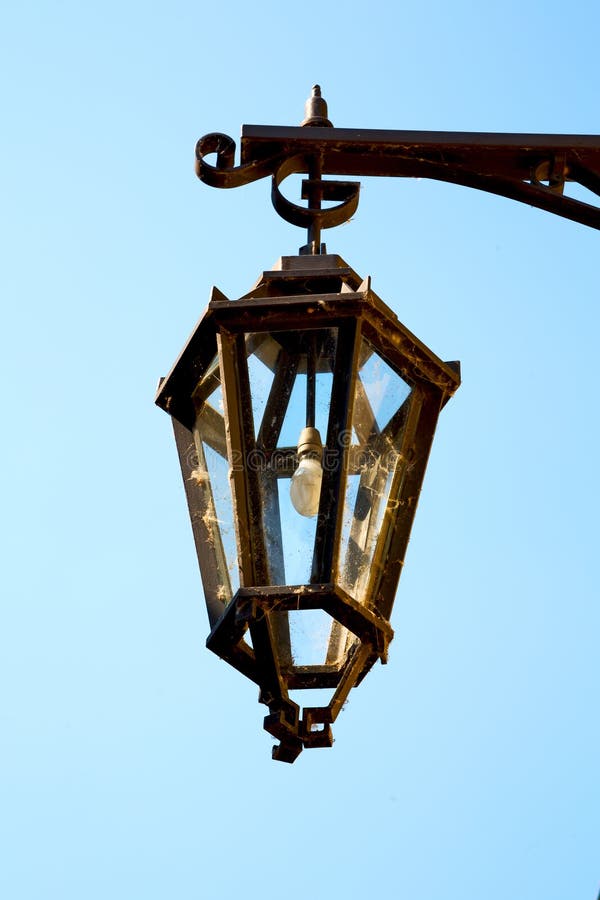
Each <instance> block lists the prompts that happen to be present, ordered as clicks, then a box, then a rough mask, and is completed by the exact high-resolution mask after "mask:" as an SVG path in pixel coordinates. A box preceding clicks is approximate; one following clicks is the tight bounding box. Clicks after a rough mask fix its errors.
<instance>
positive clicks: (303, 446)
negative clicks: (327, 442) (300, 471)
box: [298, 426, 323, 460]
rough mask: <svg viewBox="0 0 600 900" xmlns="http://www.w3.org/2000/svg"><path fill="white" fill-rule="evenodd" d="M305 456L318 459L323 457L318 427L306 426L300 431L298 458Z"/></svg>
mask: <svg viewBox="0 0 600 900" xmlns="http://www.w3.org/2000/svg"><path fill="white" fill-rule="evenodd" d="M305 456H312V457H315V458H316V459H319V460H320V459H322V457H323V442H322V440H321V435H320V434H319V429H318V428H311V427H310V426H307V427H306V428H303V429H302V431H301V432H300V437H299V438H298V458H299V459H302V458H303V457H305Z"/></svg>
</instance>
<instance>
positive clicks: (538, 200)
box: [196, 85, 600, 253]
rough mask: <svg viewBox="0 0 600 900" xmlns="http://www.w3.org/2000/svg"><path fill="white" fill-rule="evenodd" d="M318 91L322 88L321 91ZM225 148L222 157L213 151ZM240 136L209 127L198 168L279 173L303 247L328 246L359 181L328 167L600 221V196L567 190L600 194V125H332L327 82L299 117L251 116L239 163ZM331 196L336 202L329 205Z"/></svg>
mask: <svg viewBox="0 0 600 900" xmlns="http://www.w3.org/2000/svg"><path fill="white" fill-rule="evenodd" d="M315 91H317V93H314V92H315ZM215 153H216V157H217V159H216V165H214V166H213V165H211V164H210V163H209V162H207V159H206V157H207V156H210V155H211V154H215ZM234 161H235V142H234V141H233V140H232V139H231V138H229V137H227V136H226V135H223V134H216V133H213V134H208V135H205V136H204V137H202V138H201V139H200V140H199V141H198V143H197V145H196V173H197V175H198V177H199V178H200V179H201V181H203V182H204V183H205V184H209V185H211V186H212V187H219V188H231V187H238V186H240V185H242V184H248V183H249V182H251V181H256V180H257V179H260V178H265V177H267V176H272V190H271V193H272V201H273V205H274V206H275V209H276V210H277V212H278V213H279V215H281V216H282V217H283V218H284V219H286V221H288V222H290V223H291V224H293V225H298V226H300V227H303V228H308V230H309V238H308V242H307V245H306V247H305V248H303V250H304V252H307V253H308V252H310V253H320V252H323V250H322V248H321V244H320V232H321V230H322V229H323V228H333V227H335V226H336V225H340V224H341V223H342V222H344V221H347V220H348V219H349V218H350V217H351V216H352V215H353V214H354V212H355V211H356V208H357V206H358V196H359V187H360V186H359V184H358V183H356V182H344V181H338V180H336V181H324V180H323V176H325V175H336V176H344V175H353V176H377V177H392V178H432V179H435V180H438V181H446V182H450V183H453V184H459V185H463V186H464V187H470V188H475V189H477V190H481V191H487V192H488V193H492V194H498V195H500V196H503V197H508V198H509V199H512V200H517V201H519V202H521V203H527V204H529V205H530V206H534V207H537V208H539V209H543V210H546V211H547V212H551V213H554V214H555V215H558V216H562V217H564V218H567V219H571V220H573V221H575V222H580V223H581V224H583V225H587V226H589V227H590V228H598V229H600V206H599V205H598V204H592V203H585V202H583V201H581V200H577V199H575V198H573V197H568V196H565V193H564V188H565V185H566V184H568V183H575V184H579V185H581V186H582V187H584V188H586V189H587V190H588V191H590V192H591V193H592V194H596V195H598V196H600V135H564V134H559V135H553V134H548V135H541V134H493V133H470V132H448V131H443V132H430V131H385V130H365V129H352V128H333V127H331V123H330V122H329V119H328V118H327V105H326V104H325V101H324V100H323V99H322V97H321V96H320V88H318V85H316V86H315V88H313V96H312V97H311V98H309V100H308V101H307V110H306V117H305V119H304V121H303V123H302V126H300V127H290V128H288V127H280V126H271V125H266V126H265V125H244V126H243V127H242V138H241V149H240V165H238V166H236V165H235V164H234ZM292 174H306V175H307V176H308V178H306V179H305V180H304V181H303V187H302V198H303V199H308V201H309V205H308V207H302V206H299V205H297V204H294V203H291V202H290V201H289V200H287V199H286V198H285V197H284V196H283V194H282V193H281V191H280V185H281V183H282V182H283V181H284V179H285V178H287V177H288V176H289V175H292ZM322 200H334V201H337V206H333V207H330V208H328V209H322V208H321V201H322Z"/></svg>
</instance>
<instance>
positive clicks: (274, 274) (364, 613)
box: [156, 255, 460, 762]
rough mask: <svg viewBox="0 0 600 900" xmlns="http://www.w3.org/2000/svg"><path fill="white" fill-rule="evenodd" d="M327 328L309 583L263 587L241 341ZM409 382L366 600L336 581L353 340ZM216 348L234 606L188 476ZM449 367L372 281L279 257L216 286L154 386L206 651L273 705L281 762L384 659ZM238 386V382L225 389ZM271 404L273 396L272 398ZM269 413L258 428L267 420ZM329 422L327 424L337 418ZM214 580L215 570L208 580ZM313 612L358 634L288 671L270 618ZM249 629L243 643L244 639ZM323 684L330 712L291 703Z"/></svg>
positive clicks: (311, 742)
mask: <svg viewBox="0 0 600 900" xmlns="http://www.w3.org/2000/svg"><path fill="white" fill-rule="evenodd" d="M316 328H319V329H321V328H336V329H337V334H338V342H337V349H336V357H335V359H336V363H335V369H334V372H333V388H332V396H331V410H330V415H329V422H330V427H329V433H328V435H327V444H328V446H329V448H330V449H332V448H335V447H339V451H338V459H337V461H336V464H335V465H331V466H329V467H328V468H326V469H325V472H324V476H323V486H322V489H321V495H322V498H323V497H324V498H326V499H325V500H323V499H322V501H321V508H320V510H319V525H318V531H317V539H316V544H315V558H314V562H313V571H312V576H311V580H310V583H309V584H303V585H287V586H286V585H272V584H268V583H267V582H268V577H267V575H266V569H267V565H266V561H265V547H264V546H263V542H264V532H263V530H262V528H261V525H260V524H257V523H260V522H261V517H262V516H263V514H264V510H262V509H261V504H262V503H263V497H262V495H261V491H260V489H259V486H258V483H257V479H256V473H255V472H254V470H253V467H252V466H249V465H246V464H245V461H247V460H248V459H249V458H251V457H252V455H253V454H254V453H255V452H256V450H257V448H259V449H260V450H261V452H262V453H263V454H265V457H264V458H265V459H266V461H267V464H270V462H271V459H272V457H273V455H274V451H275V446H273V445H272V446H269V437H268V434H266V433H265V432H264V429H263V428H261V431H260V433H259V434H258V435H255V434H254V430H253V423H252V421H251V400H250V395H249V384H248V376H247V368H246V346H245V338H244V336H245V335H247V334H249V333H256V332H269V333H279V332H294V331H297V330H302V331H306V330H310V329H316ZM363 337H364V338H365V339H366V340H367V341H368V343H369V344H370V345H371V346H372V347H373V348H374V350H375V351H377V353H378V354H379V355H380V356H381V358H382V359H383V360H384V361H385V362H386V363H388V364H389V365H390V367H392V368H393V370H394V371H395V372H397V373H398V374H399V375H400V376H401V377H402V378H403V379H404V380H406V381H407V382H408V383H410V385H411V386H412V390H411V398H410V404H409V403H408V401H407V402H406V404H405V405H404V408H401V411H400V412H401V415H402V416H406V418H407V422H406V424H405V428H404V432H403V438H402V450H401V453H400V455H399V456H400V461H399V463H398V466H397V470H398V471H397V473H396V475H395V479H396V480H395V482H394V484H393V486H392V489H391V492H390V493H391V496H392V497H393V502H390V504H388V508H387V509H386V512H385V514H384V516H385V517H386V519H385V522H384V525H383V526H382V532H385V533H386V535H387V539H386V542H385V546H384V545H383V544H382V543H381V542H378V544H377V548H376V551H375V554H374V556H373V560H372V564H371V568H372V573H371V576H370V582H371V583H370V588H369V591H368V592H367V598H366V600H365V602H359V601H357V600H356V599H354V598H353V597H352V596H350V595H349V594H348V593H347V591H345V590H344V589H343V588H342V587H341V586H340V584H339V583H337V580H336V571H337V563H338V554H339V549H340V534H341V527H342V525H341V523H342V514H343V498H344V487H345V478H346V475H347V473H348V471H350V470H351V469H352V466H353V461H352V446H351V444H348V442H346V441H344V440H342V439H341V437H342V435H343V434H344V433H348V432H349V427H350V421H351V415H352V409H353V402H354V397H355V388H354V383H355V381H354V380H355V378H356V372H357V368H358V348H359V346H360V342H361V340H362V338H363ZM217 351H218V353H219V361H220V366H221V371H220V376H221V378H222V380H223V382H224V384H225V386H226V387H225V390H226V392H227V391H229V396H228V398H227V400H226V409H225V417H226V423H227V425H226V428H227V440H228V456H229V459H230V461H231V460H232V459H235V460H240V461H242V464H241V465H237V466H232V470H231V482H232V491H233V494H234V497H235V506H236V511H237V515H238V516H239V519H238V522H237V546H238V551H239V560H240V571H241V587H240V588H239V589H238V591H237V592H236V593H235V596H234V597H233V598H232V600H231V601H230V602H228V603H227V602H220V601H219V600H218V599H215V597H216V595H217V594H218V591H216V590H215V578H216V575H215V574H214V569H211V567H210V566H207V565H206V562H205V555H206V551H207V544H208V542H209V540H210V535H209V532H208V529H207V524H206V517H205V509H204V506H203V501H202V499H201V493H200V492H199V490H198V487H197V485H196V484H195V482H194V478H193V471H194V466H195V459H194V453H193V437H192V428H193V425H194V420H195V417H196V409H195V407H194V402H193V394H194V390H195V388H196V385H197V384H198V383H199V381H200V380H201V379H202V377H203V375H204V374H205V372H206V371H207V369H208V368H209V366H210V364H211V362H212V360H213V359H214V357H215V355H216V353H217ZM459 372H460V370H459V365H458V363H444V362H442V361H441V360H440V359H439V358H438V357H437V356H436V355H435V354H434V353H432V351H431V350H429V349H428V348H427V347H426V346H425V345H424V344H423V343H422V342H421V341H419V340H418V339H417V338H416V337H415V336H414V335H413V334H412V333H411V332H410V331H408V329H407V328H406V327H405V326H404V325H402V324H401V323H400V322H399V320H398V318H397V317H396V315H395V313H394V312H393V311H392V310H391V309H390V308H389V307H388V306H387V305H386V304H385V303H384V302H383V301H382V300H381V299H380V298H379V297H378V296H377V295H376V294H375V292H374V291H373V290H372V288H371V284H370V279H365V280H361V279H360V277H359V276H358V275H357V274H356V273H355V272H354V271H353V270H352V269H351V268H350V267H349V266H347V265H346V264H345V263H344V261H343V260H342V259H341V258H340V257H338V256H335V255H304V256H297V257H284V258H283V259H282V260H281V262H280V264H279V268H277V269H274V270H271V271H267V272H264V273H263V275H262V277H261V278H260V279H259V281H258V283H257V285H256V286H255V288H254V289H253V290H252V291H251V292H250V293H249V294H247V295H245V296H244V297H243V298H241V299H239V300H235V301H230V300H228V299H226V298H225V297H224V295H223V294H222V293H221V292H220V291H218V290H216V289H213V294H212V298H211V300H210V303H209V306H208V309H207V311H206V313H205V314H204V315H203V316H202V318H201V320H200V322H199V324H198V326H197V328H196V329H195V331H194V333H193V334H192V336H191V338H190V340H189V341H188V343H187V345H186V347H185V348H184V350H183V352H182V354H181V356H180V358H179V359H178V361H177V362H176V364H175V366H174V367H173V369H172V371H171V373H170V374H169V375H168V376H167V378H166V379H165V380H164V381H163V382H162V384H161V386H160V389H159V393H158V396H157V400H156V402H157V404H158V405H159V406H161V407H162V408H163V409H165V410H166V411H167V412H168V413H169V414H170V415H171V416H172V418H173V424H174V429H175V436H176V441H177V446H178V451H179V457H180V462H181V466H182V472H183V477H184V484H185V488H186V495H187V500H188V506H189V509H190V514H191V519H192V527H193V530H194V536H195V541H196V547H197V551H198V557H199V561H200V566H201V571H202V574H203V579H204V586H205V594H206V596H207V605H208V613H209V619H210V622H211V627H212V630H211V633H210V635H209V638H208V640H207V646H208V648H209V649H210V650H212V651H213V652H215V653H216V654H217V655H219V656H220V657H222V658H223V659H225V660H226V661H227V662H229V663H230V664H231V665H232V666H234V667H235V668H237V669H238V670H239V671H240V672H242V673H243V674H244V675H246V676H247V677H248V678H250V679H251V680H253V681H255V682H256V683H257V684H258V685H259V686H260V700H261V702H263V703H265V704H266V705H268V707H269V715H268V716H267V717H266V718H265V728H266V729H267V731H269V732H270V733H271V734H272V735H273V736H274V737H276V738H278V739H279V740H280V745H279V746H278V747H276V748H274V756H275V758H277V759H280V760H284V761H288V762H291V761H293V759H295V758H296V756H297V755H298V754H299V752H300V751H301V750H302V748H303V747H304V748H307V747H322V746H331V743H332V740H333V738H332V733H331V724H332V723H333V722H334V721H335V719H336V717H337V715H338V714H339V712H340V710H341V708H342V706H343V704H344V702H345V700H346V698H347V696H348V693H349V691H350V690H351V688H352V687H354V686H355V685H357V684H358V683H360V681H361V680H362V679H363V678H364V676H365V675H366V673H367V672H368V671H369V669H370V668H371V667H372V666H373V664H374V663H375V662H376V660H377V659H380V660H381V661H382V662H386V660H387V648H388V645H389V642H390V641H391V639H392V637H393V631H392V628H391V625H390V622H389V619H390V615H391V611H392V606H393V602H394V596H395V592H396V588H397V585H398V580H399V578H400V573H401V569H402V564H403V560H404V554H405V550H406V546H407V544H408V539H409V535H410V529H411V526H412V522H413V518H414V514H415V510H416V506H417V501H418V496H419V491H420V487H421V483H422V480H423V476H424V472H425V467H426V464H427V459H428V456H429V449H430V446H431V442H432V440H433V434H434V430H435V426H436V422H437V418H438V414H439V411H440V409H441V408H442V406H443V405H444V403H445V402H446V401H447V400H448V398H449V397H450V396H451V395H452V394H453V393H454V392H455V391H456V389H457V388H458V386H459V384H460V374H459ZM232 385H233V387H232ZM270 402H271V405H273V404H274V405H275V406H277V404H278V402H279V401H278V398H277V392H276V391H275V390H274V391H273V392H272V394H271V396H270ZM271 411H272V410H268V411H267V412H266V413H265V416H264V421H267V422H269V421H271V418H272V417H271ZM332 423H333V424H332ZM295 458H296V448H295V447H287V448H283V449H281V448H280V449H278V450H277V454H276V463H275V466H276V471H274V475H275V477H277V475H282V474H285V472H287V473H288V474H289V472H290V471H293V467H294V465H295V464H296V463H295ZM211 572H212V573H213V574H211ZM313 609H322V610H324V611H325V612H326V613H328V614H329V615H330V616H331V618H332V619H333V620H334V621H335V622H338V623H339V624H340V625H341V626H343V627H344V628H347V629H348V630H349V631H350V632H351V633H352V634H353V635H355V636H356V638H357V639H358V642H357V644H356V646H355V648H354V650H353V652H352V653H351V655H350V656H349V657H348V658H347V659H346V660H345V661H344V663H343V665H342V666H341V667H336V666H333V665H322V666H295V665H294V663H293V660H292V658H291V654H290V648H289V640H287V646H286V637H285V635H282V634H281V629H280V628H279V629H278V628H277V626H276V623H275V622H274V620H273V616H272V615H271V614H272V613H273V612H281V611H291V610H313ZM247 632H249V633H250V635H251V641H252V646H249V644H248V643H247V642H246V641H245V639H244V638H245V636H246V634H247ZM306 688H332V689H334V693H333V697H332V699H331V700H330V702H329V703H328V704H327V705H324V706H319V707H305V708H304V710H303V714H302V716H301V715H300V710H299V707H298V705H297V704H296V703H295V702H293V701H292V700H290V698H289V691H290V690H302V689H306Z"/></svg>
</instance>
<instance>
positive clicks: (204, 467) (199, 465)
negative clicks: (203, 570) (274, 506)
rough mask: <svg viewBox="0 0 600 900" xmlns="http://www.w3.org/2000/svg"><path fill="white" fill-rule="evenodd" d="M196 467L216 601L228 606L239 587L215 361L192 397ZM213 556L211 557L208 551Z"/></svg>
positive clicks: (193, 472)
mask: <svg viewBox="0 0 600 900" xmlns="http://www.w3.org/2000/svg"><path fill="white" fill-rule="evenodd" d="M193 400H194V405H195V408H196V420H195V423H194V428H193V435H194V447H195V459H194V464H195V467H194V469H193V471H192V475H191V477H192V479H193V480H194V482H195V484H196V485H197V489H198V492H199V496H200V500H201V502H200V509H199V515H200V516H201V518H202V525H203V528H204V533H205V539H206V547H205V549H206V551H207V554H206V557H207V558H208V559H210V560H211V564H212V566H213V567H214V568H215V569H216V575H217V578H216V581H215V580H214V579H211V582H213V581H214V582H215V586H214V588H213V590H214V592H215V594H216V596H215V598H212V597H211V598H209V597H207V600H212V599H217V600H220V601H222V602H223V603H228V602H229V601H230V600H231V598H232V596H233V594H234V593H235V592H236V590H237V589H238V587H239V566H238V555H237V546H236V538H235V526H234V513H233V498H232V495H231V490H230V487H229V462H228V458H227V442H226V437H225V420H224V417H223V393H222V388H221V380H220V373H219V366H218V361H217V359H216V358H215V360H213V362H212V364H211V365H210V366H209V367H208V369H207V371H206V373H205V375H204V376H203V378H202V379H201V381H200V382H199V383H198V385H197V387H196V390H195V391H194V394H193ZM210 550H212V553H210V554H209V551H210Z"/></svg>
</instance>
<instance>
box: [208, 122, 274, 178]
mask: <svg viewBox="0 0 600 900" xmlns="http://www.w3.org/2000/svg"><path fill="white" fill-rule="evenodd" d="M212 153H216V154H217V164H216V166H211V165H210V163H207V162H206V159H205V157H206V156H209V155H210V154H212ZM281 160H282V155H281V154H280V153H278V154H275V155H274V156H272V157H268V158H266V159H254V160H252V162H249V163H247V164H246V165H243V166H236V165H234V162H235V141H234V140H233V139H232V138H230V137H229V136H228V135H226V134H220V133H219V132H218V131H213V132H211V133H210V134H205V135H204V137H201V138H200V140H199V141H198V143H197V144H196V175H197V176H198V178H199V179H200V181H203V182H204V184H208V185H210V186H211V187H217V188H235V187H241V186H242V185H244V184H250V182H252V181H258V180H259V179H261V178H266V177H267V176H268V175H272V174H273V172H274V171H275V170H276V169H277V166H279V165H280V164H281Z"/></svg>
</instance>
